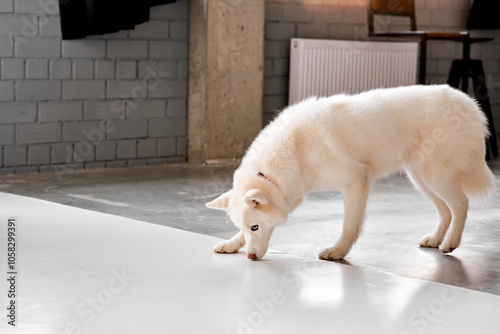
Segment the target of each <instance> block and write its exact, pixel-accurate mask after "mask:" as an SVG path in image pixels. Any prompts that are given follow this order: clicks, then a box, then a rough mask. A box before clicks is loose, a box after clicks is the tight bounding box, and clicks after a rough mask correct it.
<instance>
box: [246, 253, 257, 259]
mask: <svg viewBox="0 0 500 334" xmlns="http://www.w3.org/2000/svg"><path fill="white" fill-rule="evenodd" d="M247 257H248V258H249V259H250V260H256V259H257V255H255V254H250V253H249V254H247Z"/></svg>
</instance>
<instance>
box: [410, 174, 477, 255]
mask: <svg viewBox="0 0 500 334" xmlns="http://www.w3.org/2000/svg"><path fill="white" fill-rule="evenodd" d="M432 170H434V171H436V169H435V168H434V169H432ZM419 175H420V176H421V178H422V179H423V180H424V182H426V184H427V186H428V187H429V188H430V189H432V190H433V191H434V193H436V194H437V195H438V196H439V197H440V198H441V199H442V200H443V201H445V202H446V204H447V205H448V207H449V208H450V210H451V213H452V220H451V224H450V227H449V228H448V231H447V232H446V235H445V237H444V240H443V242H442V243H441V246H439V250H440V251H442V252H443V253H449V252H451V251H453V250H454V249H455V248H457V247H458V246H459V245H460V241H461V240H462V232H463V230H464V227H465V220H466V219H467V211H468V210H469V199H468V198H467V195H466V194H465V192H464V190H463V189H462V185H461V184H460V182H459V180H457V179H456V176H455V177H454V176H453V175H444V174H442V173H440V174H439V175H429V180H433V182H428V181H427V178H426V176H424V175H421V174H419Z"/></svg>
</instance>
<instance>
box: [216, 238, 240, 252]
mask: <svg viewBox="0 0 500 334" xmlns="http://www.w3.org/2000/svg"><path fill="white" fill-rule="evenodd" d="M239 249H240V247H238V245H235V243H233V242H230V240H224V241H221V242H219V243H218V244H217V245H215V246H214V252H216V253H236V252H238V250H239Z"/></svg>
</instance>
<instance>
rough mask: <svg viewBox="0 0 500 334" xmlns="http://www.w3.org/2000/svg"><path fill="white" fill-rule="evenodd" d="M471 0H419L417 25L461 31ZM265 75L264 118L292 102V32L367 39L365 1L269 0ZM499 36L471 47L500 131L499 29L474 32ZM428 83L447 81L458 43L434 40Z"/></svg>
mask: <svg viewBox="0 0 500 334" xmlns="http://www.w3.org/2000/svg"><path fill="white" fill-rule="evenodd" d="M469 3H470V1H469V0H440V1H437V0H436V1H434V0H416V7H417V28H418V29H421V30H435V31H457V30H459V29H464V28H465V24H466V20H467V14H468V8H469ZM266 4H267V5H266V44H265V72H264V73H265V78H264V123H266V122H267V121H269V120H270V119H272V118H273V117H274V115H275V114H276V111H278V110H280V109H282V108H283V107H284V106H286V104H287V103H288V66H289V56H290V47H289V43H290V42H289V40H290V38H293V37H300V38H319V39H322V38H324V39H342V40H344V39H345V40H366V39H368V37H367V31H368V29H367V23H366V21H367V14H366V1H365V0H352V1H347V0H330V1H323V0H267V1H266ZM408 22H409V21H406V22H405V21H404V20H396V19H391V20H389V21H384V23H383V24H384V25H385V28H387V29H393V30H396V29H408V28H409V25H408ZM472 34H474V35H479V36H487V37H494V38H495V41H493V42H489V43H483V44H477V45H473V46H472V49H471V50H472V52H471V54H472V57H473V58H478V59H482V60H483V64H484V67H485V74H486V82H487V85H488V89H489V91H490V101H491V103H492V109H493V115H494V117H495V125H496V130H497V132H499V131H498V130H500V30H490V31H485V30H483V31H474V32H472ZM427 52H428V53H427V55H428V58H427V59H428V61H427V83H430V84H432V83H446V81H447V79H448V72H449V70H450V66H451V62H452V60H453V59H457V58H458V59H459V58H461V56H462V46H461V44H459V43H454V42H430V43H429V45H428V50H427Z"/></svg>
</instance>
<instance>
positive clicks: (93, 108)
mask: <svg viewBox="0 0 500 334" xmlns="http://www.w3.org/2000/svg"><path fill="white" fill-rule="evenodd" d="M57 3H58V2H57V1H56V0H15V1H14V0H3V1H0V79H1V80H0V173H3V174H5V173H13V172H17V173H22V172H36V171H42V172H43V171H56V172H66V171H71V170H74V169H82V168H100V167H108V166H127V165H141V164H142V165H143V164H157V163H164V162H179V161H185V160H186V149H187V124H186V123H187V115H186V97H187V72H188V2H187V0H180V1H178V2H177V3H174V4H169V5H164V6H158V7H153V8H152V9H151V20H150V22H147V23H144V24H141V25H138V26H136V29H134V30H131V31H121V32H118V33H116V34H108V35H105V36H100V37H95V36H93V37H88V38H86V39H84V40H75V41H62V40H61V31H60V25H59V16H58V12H59V9H58V6H57Z"/></svg>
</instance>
